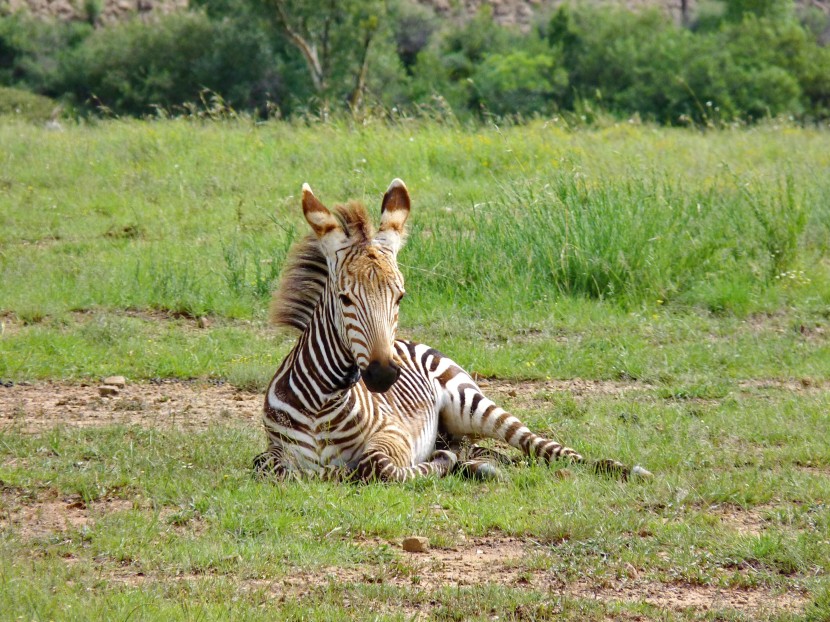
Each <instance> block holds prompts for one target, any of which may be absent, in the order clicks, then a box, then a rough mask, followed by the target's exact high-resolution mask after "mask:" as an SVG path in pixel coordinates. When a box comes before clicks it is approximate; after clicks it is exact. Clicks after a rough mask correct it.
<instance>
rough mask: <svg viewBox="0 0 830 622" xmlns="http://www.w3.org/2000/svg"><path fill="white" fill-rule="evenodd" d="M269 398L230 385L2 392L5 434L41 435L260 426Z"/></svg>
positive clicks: (51, 386)
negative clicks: (96, 429)
mask: <svg viewBox="0 0 830 622" xmlns="http://www.w3.org/2000/svg"><path fill="white" fill-rule="evenodd" d="M263 399H264V396H263V395H262V394H260V393H249V392H245V391H239V390H237V389H235V388H233V387H230V386H227V385H219V386H217V385H209V384H195V383H183V382H177V383H163V384H150V383H146V384H145V383H142V384H127V386H126V387H125V388H123V389H122V390H121V391H120V393H119V394H118V395H116V396H113V397H101V396H99V395H98V388H97V386H83V385H76V384H68V383H38V384H31V385H19V384H16V385H13V386H11V387H5V388H0V429H3V428H15V429H19V430H22V431H24V432H29V433H40V432H43V431H44V430H47V429H50V428H54V427H56V426H69V427H90V426H105V425H113V424H121V425H139V426H143V427H148V428H150V427H152V428H164V429H170V428H181V429H205V428H207V427H209V426H210V425H213V424H220V423H227V422H230V421H250V422H251V424H252V425H256V424H257V421H258V419H259V416H260V413H261V411H262V402H263Z"/></svg>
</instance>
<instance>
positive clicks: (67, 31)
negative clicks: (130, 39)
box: [0, 14, 92, 96]
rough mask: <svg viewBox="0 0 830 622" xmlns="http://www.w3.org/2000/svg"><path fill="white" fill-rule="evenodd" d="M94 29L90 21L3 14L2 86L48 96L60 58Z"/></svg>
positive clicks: (0, 25) (0, 18) (0, 35)
mask: <svg viewBox="0 0 830 622" xmlns="http://www.w3.org/2000/svg"><path fill="white" fill-rule="evenodd" d="M91 32H92V28H91V27H90V26H89V24H83V23H77V22H61V21H47V20H41V19H35V18H32V17H27V16H25V15H23V14H14V15H9V16H0V85H4V86H18V87H22V88H26V89H29V90H33V91H36V92H39V93H42V94H45V95H53V96H56V95H59V94H60V93H54V92H50V85H51V84H52V83H53V82H54V80H55V78H56V76H57V73H58V71H59V66H60V59H61V57H62V55H64V54H65V53H66V52H67V51H69V50H71V49H73V48H75V47H77V46H78V45H80V44H81V42H83V40H84V39H85V38H86V37H87V36H88V35H89V34H90V33H91Z"/></svg>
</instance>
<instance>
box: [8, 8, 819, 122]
mask: <svg viewBox="0 0 830 622" xmlns="http://www.w3.org/2000/svg"><path fill="white" fill-rule="evenodd" d="M6 1H7V4H6V8H5V9H3V5H2V4H0V86H6V87H13V88H15V89H23V90H25V91H28V92H32V93H36V94H39V95H41V96H46V97H49V98H57V99H58V100H59V101H60V102H61V103H62V105H63V108H62V114H67V115H70V116H75V115H88V114H94V113H97V114H104V115H117V116H123V115H130V116H148V115H150V116H155V115H169V114H178V113H181V112H182V111H183V110H187V109H192V107H193V106H196V107H197V108H201V107H202V106H201V103H202V102H205V101H207V102H210V104H211V106H215V105H221V106H223V107H227V108H231V109H233V110H235V111H237V112H247V113H250V114H255V115H257V116H258V117H259V118H269V117H272V116H283V117H286V116H293V115H300V116H303V115H312V116H317V115H324V116H325V115H330V114H338V113H342V112H343V111H347V112H348V113H349V114H352V115H355V116H357V117H361V116H364V115H367V114H372V111H376V112H378V111H379V112H380V114H394V112H392V111H398V112H404V113H406V114H413V113H415V112H416V111H423V110H425V109H426V110H429V111H434V110H438V111H441V112H442V113H443V112H446V111H447V110H451V111H452V113H453V114H454V115H455V116H456V117H457V118H459V119H461V120H466V119H481V118H493V117H511V118H527V117H532V116H534V115H550V114H553V113H558V114H572V115H575V116H576V118H578V119H586V120H592V119H594V118H595V117H596V115H597V114H601V113H603V112H605V113H610V114H613V115H615V116H616V117H618V118H628V117H630V116H632V115H633V116H636V117H638V118H641V119H643V120H649V121H657V122H660V123H665V124H670V125H688V124H703V125H707V124H709V125H711V124H719V123H724V122H733V121H752V120H757V119H761V118H765V117H775V116H778V115H787V116H791V117H793V118H795V119H799V120H802V121H805V122H811V121H819V120H822V119H825V118H827V116H828V114H830V49H828V47H827V45H826V44H827V42H828V39H830V6H828V5H826V4H823V3H821V2H792V1H789V0H702V1H700V2H696V3H692V2H686V1H684V2H680V3H679V5H678V4H677V3H676V2H671V3H668V2H667V3H660V2H656V1H655V2H645V3H642V4H641V10H638V11H631V10H628V8H627V7H626V6H625V5H621V4H620V3H614V2H604V3H603V2H590V3H571V4H567V3H565V4H562V3H554V2H539V3H534V4H532V5H530V4H525V3H523V2H521V1H517V2H509V1H507V0H503V1H501V2H494V3H492V4H489V3H462V2H433V3H430V2H415V1H414V0H360V1H358V0H345V1H342V2H320V1H318V0H193V1H192V2H191V3H190V5H189V7H187V8H186V9H184V8H181V7H177V5H175V4H173V5H168V4H160V5H159V6H160V7H161V9H172V10H170V11H169V12H167V11H166V10H156V11H154V12H150V13H139V14H135V13H131V12H130V11H129V10H128V11H125V12H121V13H118V12H115V13H113V6H114V5H113V4H112V3H110V4H103V3H102V2H100V1H99V0H89V1H87V2H85V3H83V4H82V5H78V6H75V7H73V5H71V4H66V7H65V9H66V15H65V17H66V19H61V20H54V19H52V20H48V19H46V20H44V19H43V18H42V17H43V14H44V13H48V9H49V7H52V6H53V5H51V4H49V5H41V4H39V3H38V2H37V1H36V0H31V2H30V3H29V4H26V3H20V2H17V3H15V4H14V5H12V4H11V3H10V2H9V0H6ZM139 4H140V8H146V7H147V6H150V7H152V6H153V4H152V3H139ZM13 6H14V8H16V9H18V10H13ZM28 6H31V7H33V11H34V14H33V13H32V10H25V7H28ZM56 6H57V5H56ZM115 6H118V7H120V6H122V5H115ZM127 6H129V5H127ZM137 6H138V5H137ZM531 6H532V10H531V8H530V7H531ZM471 7H478V12H476V13H472V14H471V13H470V10H469V9H470V8H471ZM511 7H512V8H513V12H512V13H510V11H509V9H510V8H511ZM678 7H680V10H679V9H678ZM522 8H524V9H525V10H524V11H519V9H522ZM494 10H495V12H496V13H497V16H501V17H502V18H503V17H505V15H506V14H507V13H509V14H510V15H512V16H515V15H518V16H519V19H520V23H519V24H512V25H502V24H500V23H499V22H498V21H497V20H496V19H494V15H493V13H494ZM116 16H120V17H121V18H122V19H115V17H116ZM10 97H11V95H10V94H8V93H7V94H5V95H4V96H3V97H0V110H4V109H5V110H17V109H19V108H21V107H20V106H19V105H14V101H16V100H14V101H12V102H8V101H7V102H5V103H4V101H3V100H4V99H8V98H10ZM32 105H34V104H32ZM43 106H47V104H46V103H43V104H42V107H41V110H42V111H41V112H40V113H39V114H41V115H42V114H44V113H46V114H49V113H51V111H52V109H53V108H54V106H53V105H52V106H48V107H47V108H45V109H44V108H43ZM23 108H25V106H24V107H23ZM21 112H22V110H21Z"/></svg>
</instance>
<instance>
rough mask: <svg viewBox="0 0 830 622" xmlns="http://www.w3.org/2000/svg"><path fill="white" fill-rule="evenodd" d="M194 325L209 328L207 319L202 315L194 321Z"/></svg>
mask: <svg viewBox="0 0 830 622" xmlns="http://www.w3.org/2000/svg"><path fill="white" fill-rule="evenodd" d="M196 325H197V326H198V327H199V328H210V320H209V319H207V318H206V317H205V316H204V315H203V316H202V317H200V318H199V319H198V320H196Z"/></svg>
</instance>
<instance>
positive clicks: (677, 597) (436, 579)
mask: <svg viewBox="0 0 830 622" xmlns="http://www.w3.org/2000/svg"><path fill="white" fill-rule="evenodd" d="M535 548H538V547H536V546H534V545H532V544H528V543H527V542H525V541H522V540H520V539H517V538H509V537H508V538H474V539H471V540H469V541H467V542H465V543H464V544H463V545H462V546H458V547H454V548H452V549H431V550H430V551H428V552H426V553H415V554H406V553H401V556H402V557H399V558H398V559H399V563H398V564H394V565H391V566H390V567H389V568H386V569H385V570H384V571H381V572H378V569H377V568H367V567H361V566H357V567H350V568H336V567H328V568H324V569H321V570H320V571H317V572H313V573H312V572H308V571H297V572H293V573H291V574H290V575H289V576H286V577H283V578H281V579H276V580H273V581H266V580H253V581H248V582H246V588H247V589H252V588H255V587H259V588H263V587H264V588H266V589H267V590H268V591H270V592H271V593H272V594H273V595H274V596H275V597H280V598H285V597H294V598H302V597H304V596H307V595H311V594H312V593H314V592H315V591H316V590H318V589H319V588H320V587H321V586H325V585H327V584H330V583H340V584H344V583H345V584H353V583H387V584H391V585H395V586H398V587H408V588H416V589H424V590H427V591H432V590H435V589H438V588H441V587H444V586H452V587H472V586H482V585H500V586H504V587H510V588H514V589H535V590H538V591H542V592H546V593H552V594H555V595H564V596H569V597H571V598H581V599H595V600H600V601H604V602H608V603H611V602H624V603H638V602H644V603H648V604H650V605H653V606H655V607H658V608H660V609H663V610H672V611H683V610H693V611H696V612H707V611H719V610H720V611H722V610H733V611H738V612H740V613H743V614H747V615H750V616H755V615H759V614H762V613H781V612H796V611H798V610H800V609H801V608H803V606H804V605H805V603H806V599H805V598H804V597H803V596H802V595H800V594H798V593H795V592H791V591H790V592H786V593H777V592H775V591H773V590H769V589H762V588H756V589H724V588H719V587H713V586H703V585H689V584H683V583H672V584H666V583H660V582H657V581H653V580H648V579H639V578H637V577H636V576H635V577H634V578H629V579H622V580H615V581H610V582H609V581H607V580H606V581H602V582H599V581H593V580H591V579H590V578H584V579H580V580H578V581H575V582H572V583H567V582H563V581H562V580H561V579H560V578H558V577H557V576H553V575H551V574H550V573H547V572H545V571H544V570H529V569H527V567H526V564H524V563H523V559H525V557H526V556H527V555H529V554H531V555H532V554H534V553H536V552H537V551H534V549H535ZM631 574H634V575H636V574H637V573H636V571H634V572H633V573H631Z"/></svg>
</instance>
